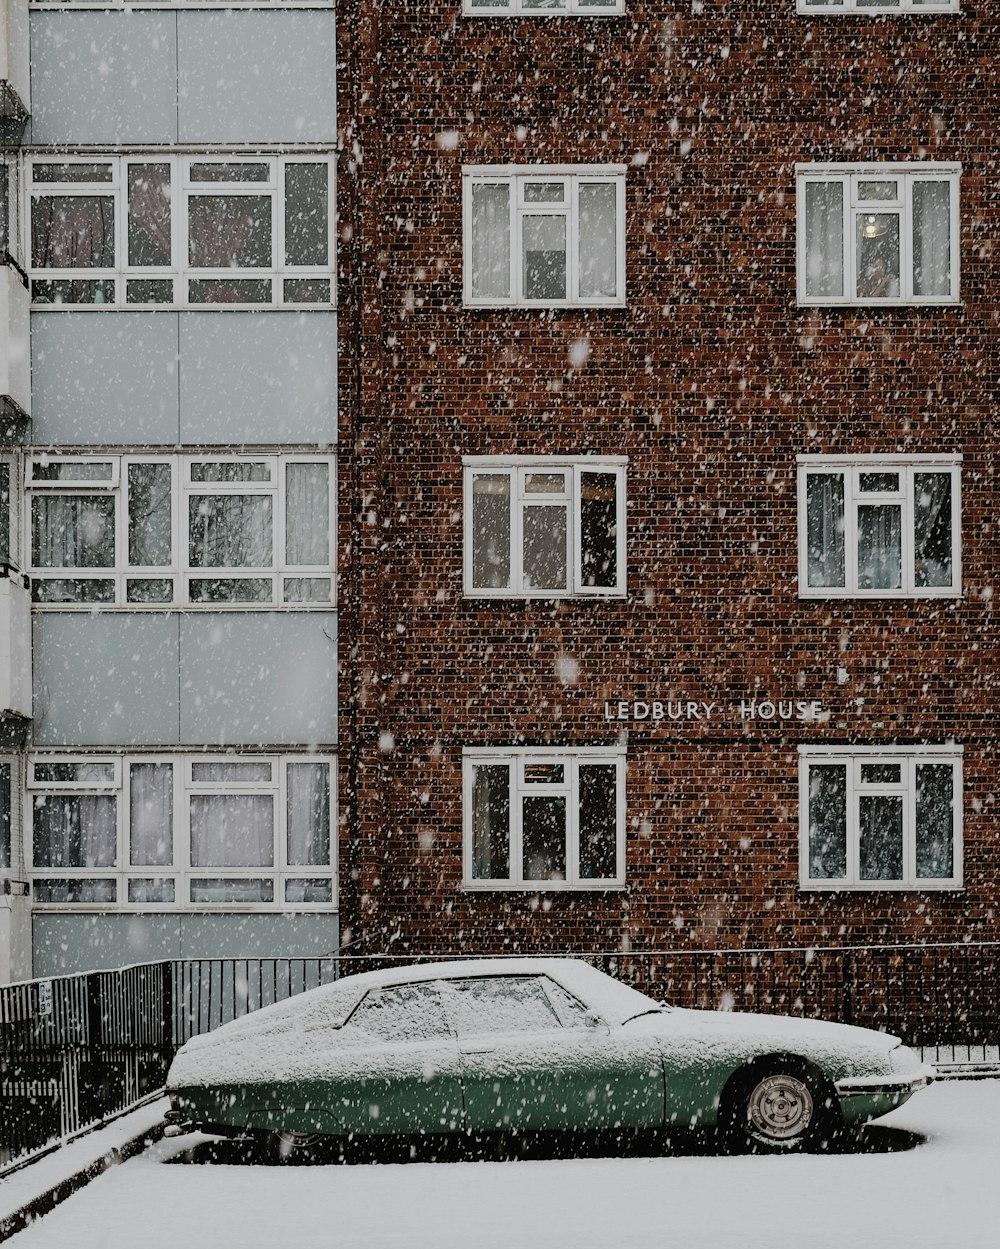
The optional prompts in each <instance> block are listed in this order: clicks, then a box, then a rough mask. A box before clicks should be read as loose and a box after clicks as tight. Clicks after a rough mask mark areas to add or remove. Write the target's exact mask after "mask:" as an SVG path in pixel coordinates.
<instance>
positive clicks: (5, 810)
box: [0, 763, 13, 872]
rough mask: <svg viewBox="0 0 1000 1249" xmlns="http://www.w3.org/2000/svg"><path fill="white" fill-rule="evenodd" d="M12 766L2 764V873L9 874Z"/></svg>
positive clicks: (10, 860) (0, 838) (0, 783)
mask: <svg viewBox="0 0 1000 1249" xmlns="http://www.w3.org/2000/svg"><path fill="white" fill-rule="evenodd" d="M10 830H11V797H10V764H9V763H0V871H3V872H9V871H10V869H11V867H12V866H13V860H12V859H11V857H10V856H11V840H10Z"/></svg>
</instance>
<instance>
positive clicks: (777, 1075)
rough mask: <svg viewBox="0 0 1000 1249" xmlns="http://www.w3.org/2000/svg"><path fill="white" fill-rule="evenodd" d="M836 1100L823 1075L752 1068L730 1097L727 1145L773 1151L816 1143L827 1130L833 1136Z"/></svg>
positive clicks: (791, 1067) (784, 1067)
mask: <svg viewBox="0 0 1000 1249" xmlns="http://www.w3.org/2000/svg"><path fill="white" fill-rule="evenodd" d="M834 1097H835V1095H834V1094H833V1092H832V1090H828V1089H825V1088H824V1082H823V1081H822V1080H821V1078H820V1077H819V1076H818V1075H816V1074H814V1073H813V1072H811V1071H809V1070H807V1069H806V1068H805V1067H800V1066H799V1065H797V1064H791V1063H788V1064H785V1063H775V1064H773V1065H769V1066H757V1067H755V1068H750V1069H749V1070H747V1071H746V1072H744V1073H743V1075H742V1076H741V1078H740V1079H738V1080H737V1081H735V1083H734V1086H733V1088H732V1090H731V1092H730V1095H729V1096H728V1098H727V1099H726V1100H727V1103H728V1105H727V1110H726V1113H725V1115H724V1117H723V1128H724V1131H725V1137H726V1142H727V1144H729V1145H731V1146H734V1147H736V1148H749V1149H752V1150H762V1151H766V1152H769V1153H782V1152H787V1151H790V1150H793V1149H799V1148H801V1147H802V1146H803V1145H806V1144H814V1143H817V1142H818V1141H820V1140H821V1139H822V1137H823V1131H824V1128H830V1129H831V1130H830V1135H831V1136H832V1135H833V1127H834V1122H833V1120H834V1110H835V1107H834Z"/></svg>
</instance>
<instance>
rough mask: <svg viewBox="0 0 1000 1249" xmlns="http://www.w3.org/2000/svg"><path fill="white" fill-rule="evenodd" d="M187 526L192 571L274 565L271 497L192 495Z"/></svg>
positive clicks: (258, 495)
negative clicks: (272, 561)
mask: <svg viewBox="0 0 1000 1249" xmlns="http://www.w3.org/2000/svg"><path fill="white" fill-rule="evenodd" d="M188 525H189V546H188V553H189V558H190V562H191V567H192V568H263V567H266V566H269V565H270V563H271V550H272V548H271V498H270V496H269V495H266V494H217V495H192V496H191V497H190V498H189V499H188Z"/></svg>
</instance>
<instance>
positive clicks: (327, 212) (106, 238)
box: [28, 154, 334, 307]
mask: <svg viewBox="0 0 1000 1249" xmlns="http://www.w3.org/2000/svg"><path fill="white" fill-rule="evenodd" d="M28 202H29V205H30V212H29V216H30V226H31V245H30V263H31V298H32V301H33V303H35V304H44V305H60V304H71V305H74V306H79V305H90V306H94V305H98V306H100V305H121V304H128V305H138V306H150V305H152V306H161V305H165V304H166V305H174V306H176V305H182V306H183V305H196V306H198V307H202V306H205V305H216V306H218V305H224V306H226V307H231V306H233V305H247V306H252V307H257V306H260V305H262V304H264V305H282V306H285V305H292V306H306V307H309V306H315V305H317V304H325V305H329V304H330V303H332V301H333V255H334V243H333V233H332V231H333V213H332V211H331V206H332V204H333V163H332V160H331V159H330V158H329V157H327V156H325V155H310V156H260V155H247V154H240V155H232V156H115V157H82V156H62V157H58V158H52V157H44V158H43V157H34V158H33V159H32V160H30V161H29V162H28Z"/></svg>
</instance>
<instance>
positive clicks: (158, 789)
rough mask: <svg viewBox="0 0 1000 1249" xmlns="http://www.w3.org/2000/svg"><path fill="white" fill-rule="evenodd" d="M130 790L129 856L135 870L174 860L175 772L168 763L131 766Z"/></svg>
mask: <svg viewBox="0 0 1000 1249" xmlns="http://www.w3.org/2000/svg"><path fill="white" fill-rule="evenodd" d="M129 787H130V790H131V794H130V799H129V853H130V856H131V858H130V861H131V863H132V865H133V866H134V867H168V866H169V865H170V864H171V863H173V861H174V769H173V765H172V764H170V763H133V764H132V767H131V769H130V780H129Z"/></svg>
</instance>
